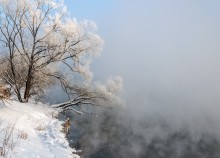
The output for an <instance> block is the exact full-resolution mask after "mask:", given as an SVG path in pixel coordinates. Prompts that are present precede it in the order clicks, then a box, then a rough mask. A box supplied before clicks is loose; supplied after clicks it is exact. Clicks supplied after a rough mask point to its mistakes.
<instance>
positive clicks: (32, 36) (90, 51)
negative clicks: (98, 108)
mask: <svg viewBox="0 0 220 158" xmlns="http://www.w3.org/2000/svg"><path fill="white" fill-rule="evenodd" d="M96 29H97V28H96V24H95V23H94V22H92V21H77V20H76V19H73V18H70V17H69V15H68V12H67V9H66V7H65V5H64V3H63V2H62V1H57V0H1V1H0V44H1V46H0V48H1V52H0V53H1V56H0V67H1V69H0V82H1V84H4V85H7V86H9V87H10V88H11V91H12V92H13V93H14V94H15V95H16V96H17V99H18V100H19V101H20V102H28V101H29V99H30V98H34V97H35V98H36V96H41V95H42V94H43V93H44V92H45V90H47V89H48V88H51V87H52V86H53V85H57V84H60V85H61V87H62V89H63V90H64V91H65V92H66V94H68V96H69V100H68V101H67V102H65V103H61V104H59V105H57V107H60V108H63V109H71V108H72V107H73V105H76V106H79V107H80V106H81V105H83V104H90V105H103V104H104V103H106V101H107V102H108V101H112V100H115V99H116V100H117V97H116V95H115V93H116V92H117V91H118V90H119V89H120V88H121V83H122V80H121V78H119V77H117V78H113V79H111V80H108V81H107V84H106V85H102V84H98V83H95V84H94V81H93V79H92V78H93V76H92V72H91V71H90V63H91V57H92V56H95V55H98V54H99V53H100V51H101V48H102V44H103V41H102V39H101V38H100V37H99V35H97V34H96Z"/></svg>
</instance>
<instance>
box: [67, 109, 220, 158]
mask: <svg viewBox="0 0 220 158" xmlns="http://www.w3.org/2000/svg"><path fill="white" fill-rule="evenodd" d="M71 116H72V117H71V119H72V121H73V122H74V124H73V126H72V129H71V133H70V134H69V135H68V139H69V140H71V141H70V143H71V145H72V146H73V147H75V148H77V149H81V150H82V151H83V152H82V157H85V158H219V157H220V139H219V137H218V136H217V135H216V134H213V131H212V130H213V129H209V130H202V131H199V129H198V131H197V128H198V127H196V126H197V125H196V124H194V126H195V127H192V126H191V125H192V124H191V125H190V124H185V125H184V123H183V124H181V126H178V125H177V123H176V120H174V119H175V118H173V121H172V120H168V119H166V118H163V117H160V116H159V115H158V116H152V115H149V116H145V118H137V117H136V118H135V117H133V116H131V115H130V114H129V112H128V111H126V110H125V109H108V110H104V111H102V112H101V113H99V114H98V115H97V116H96V115H80V116H79V115H75V114H72V115H71ZM210 123H211V122H210ZM179 125H180V124H179ZM210 127H211V126H210ZM218 132H219V131H218ZM218 132H217V131H216V133H218Z"/></svg>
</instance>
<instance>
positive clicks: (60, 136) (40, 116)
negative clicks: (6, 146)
mask: <svg viewBox="0 0 220 158" xmlns="http://www.w3.org/2000/svg"><path fill="white" fill-rule="evenodd" d="M56 115H57V112H56V111H55V110H54V109H51V108H49V107H48V106H46V105H43V104H40V103H38V104H34V103H19V102H16V101H10V102H9V101H8V102H5V104H1V106H0V119H1V120H3V123H1V125H0V136H1V137H4V134H2V135H1V130H2V129H4V128H5V127H7V126H11V125H13V124H15V128H14V130H13V134H12V136H13V137H11V142H13V144H15V147H13V150H9V153H8V155H7V156H8V157H12V158H74V157H75V158H78V157H79V156H77V155H75V154H72V153H73V152H75V150H74V149H72V148H70V147H69V144H68V141H67V139H66V138H65V134H64V133H63V132H62V123H63V122H62V121H59V120H58V119H56V118H55V116H56ZM2 140H3V138H0V154H1V146H2ZM0 157H1V156H0Z"/></svg>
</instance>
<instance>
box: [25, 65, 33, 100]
mask: <svg viewBox="0 0 220 158" xmlns="http://www.w3.org/2000/svg"><path fill="white" fill-rule="evenodd" d="M31 71H32V66H30V67H29V70H28V76H27V81H26V85H25V92H24V100H25V102H28V99H29V97H30V89H31V80H32V72H31Z"/></svg>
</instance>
